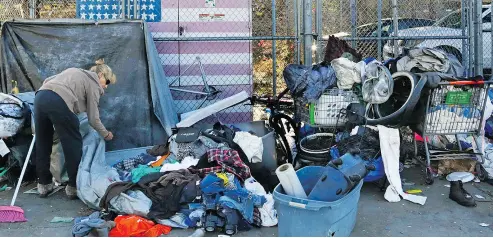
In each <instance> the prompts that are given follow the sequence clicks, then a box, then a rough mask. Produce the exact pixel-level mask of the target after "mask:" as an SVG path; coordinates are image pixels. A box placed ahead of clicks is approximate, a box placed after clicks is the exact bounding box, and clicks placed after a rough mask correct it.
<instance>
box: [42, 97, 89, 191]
mask: <svg viewBox="0 0 493 238" xmlns="http://www.w3.org/2000/svg"><path fill="white" fill-rule="evenodd" d="M34 120H35V134H36V142H35V143H36V172H37V175H38V178H39V183H40V184H43V185H46V184H50V183H51V182H52V175H51V172H50V155H51V149H52V146H53V133H54V131H56V132H57V134H58V137H59V138H60V142H61V143H62V148H63V154H64V155H65V166H66V168H67V173H68V178H69V182H68V184H69V185H70V186H72V187H76V181H77V170H78V168H79V163H80V160H81V157H82V136H81V134H80V132H79V119H78V118H77V116H76V115H75V114H74V113H73V112H72V111H70V109H69V108H68V107H67V104H66V103H65V101H63V99H62V98H61V97H60V96H58V94H56V93H55V92H53V91H49V90H41V91H38V92H37V93H36V98H35V99H34ZM53 127H54V129H53Z"/></svg>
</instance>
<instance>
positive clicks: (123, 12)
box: [120, 0, 125, 19]
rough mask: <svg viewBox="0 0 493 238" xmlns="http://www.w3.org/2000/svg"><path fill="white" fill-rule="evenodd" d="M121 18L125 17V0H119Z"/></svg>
mask: <svg viewBox="0 0 493 238" xmlns="http://www.w3.org/2000/svg"><path fill="white" fill-rule="evenodd" d="M120 10H121V15H120V17H121V19H125V0H121V1H120Z"/></svg>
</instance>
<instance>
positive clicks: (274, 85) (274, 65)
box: [272, 0, 277, 95]
mask: <svg viewBox="0 0 493 238" xmlns="http://www.w3.org/2000/svg"><path fill="white" fill-rule="evenodd" d="M275 36H276V0H272V37H275ZM276 53H277V49H276V40H275V39H274V38H272V94H273V95H277V92H276V91H277V71H276V68H277V61H276V58H277V55H276Z"/></svg>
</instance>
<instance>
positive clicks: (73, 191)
mask: <svg viewBox="0 0 493 238" xmlns="http://www.w3.org/2000/svg"><path fill="white" fill-rule="evenodd" d="M65 193H66V194H67V196H68V198H69V199H70V200H74V199H77V198H78V197H77V188H76V187H72V186H70V185H67V186H65Z"/></svg>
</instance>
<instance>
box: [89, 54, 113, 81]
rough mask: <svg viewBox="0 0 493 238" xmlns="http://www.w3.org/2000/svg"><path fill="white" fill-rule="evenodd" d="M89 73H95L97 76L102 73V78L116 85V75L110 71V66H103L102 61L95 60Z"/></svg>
mask: <svg viewBox="0 0 493 238" xmlns="http://www.w3.org/2000/svg"><path fill="white" fill-rule="evenodd" d="M90 71H92V72H95V73H97V74H98V75H99V73H102V74H103V76H104V78H105V79H107V80H109V81H110V83H111V84H115V83H116V75H115V74H114V73H113V71H112V70H111V68H110V66H108V65H106V64H104V59H98V60H96V65H94V66H92V67H91V69H90Z"/></svg>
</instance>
